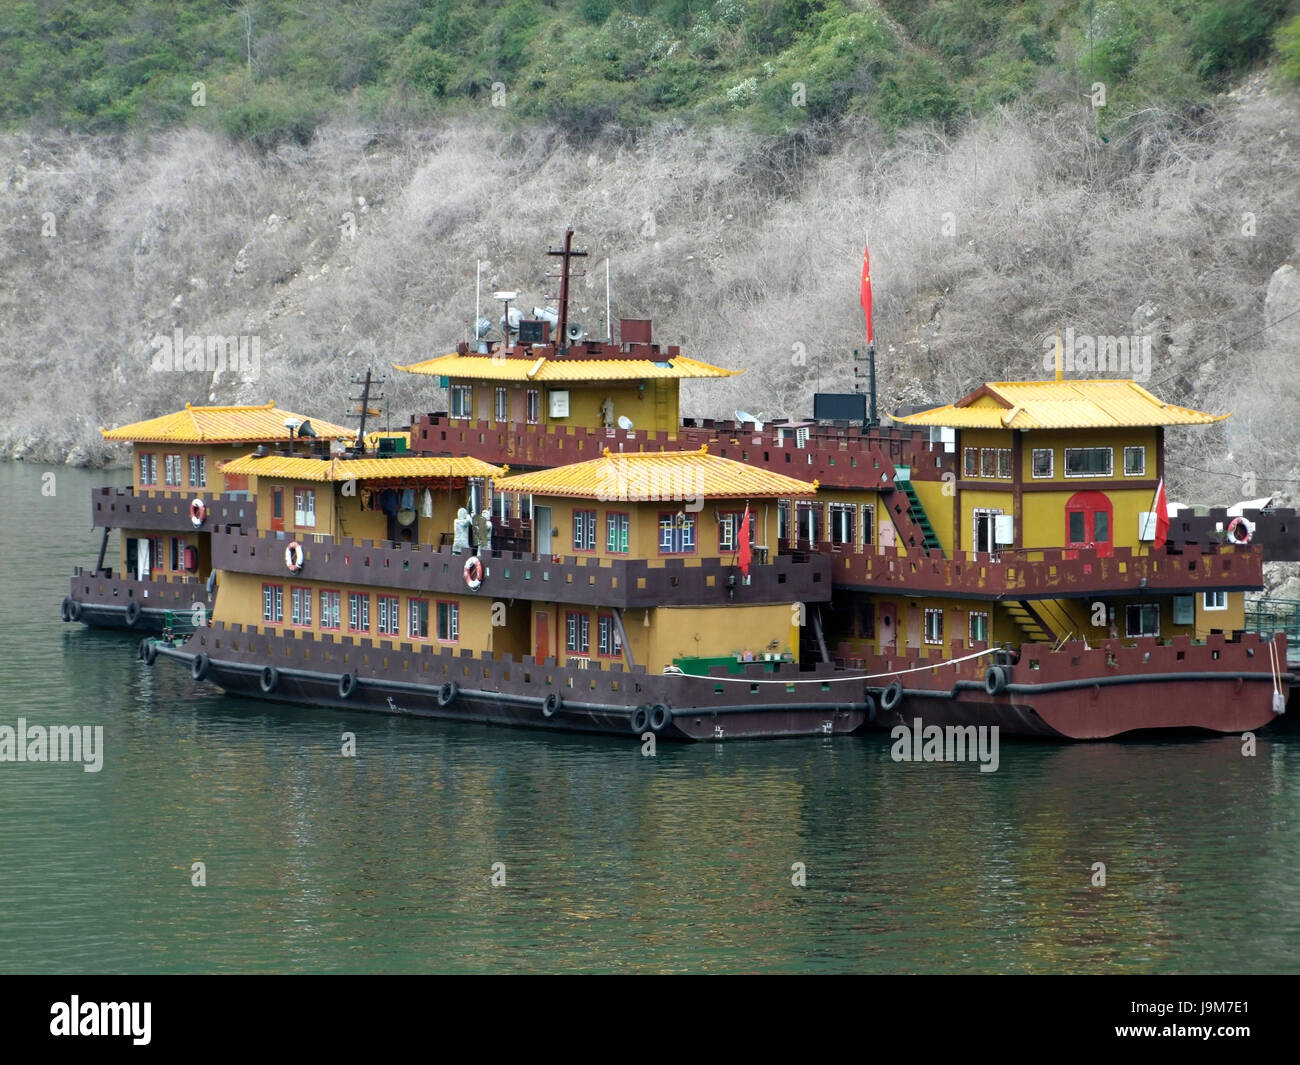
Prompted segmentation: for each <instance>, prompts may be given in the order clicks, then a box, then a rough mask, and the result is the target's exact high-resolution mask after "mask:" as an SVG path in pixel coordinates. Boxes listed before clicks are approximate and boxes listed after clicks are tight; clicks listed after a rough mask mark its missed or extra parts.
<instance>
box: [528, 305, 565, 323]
mask: <svg viewBox="0 0 1300 1065" xmlns="http://www.w3.org/2000/svg"><path fill="white" fill-rule="evenodd" d="M533 317H534V318H538V319H540V320H541V321H543V322H550V323H551V325H552V326H557V325H559V324H560V312H559V311H550V310H547V309H546V308H545V307H534V308H533Z"/></svg>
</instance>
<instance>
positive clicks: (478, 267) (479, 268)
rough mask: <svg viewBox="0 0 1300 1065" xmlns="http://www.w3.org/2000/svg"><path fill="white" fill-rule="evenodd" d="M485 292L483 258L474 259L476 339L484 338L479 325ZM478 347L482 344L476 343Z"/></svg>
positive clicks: (481, 319) (481, 318)
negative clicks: (481, 304)
mask: <svg viewBox="0 0 1300 1065" xmlns="http://www.w3.org/2000/svg"><path fill="white" fill-rule="evenodd" d="M482 294H483V260H482V259H475V260H474V339H475V340H476V341H478V340H482V339H483V334H482V333H480V332H479V325H480V324H481V323H482V321H483V308H482V307H481V306H480V299H481V297H482ZM474 347H475V348H476V349H480V348H481V345H479V344H477V343H476V344H475V345H474Z"/></svg>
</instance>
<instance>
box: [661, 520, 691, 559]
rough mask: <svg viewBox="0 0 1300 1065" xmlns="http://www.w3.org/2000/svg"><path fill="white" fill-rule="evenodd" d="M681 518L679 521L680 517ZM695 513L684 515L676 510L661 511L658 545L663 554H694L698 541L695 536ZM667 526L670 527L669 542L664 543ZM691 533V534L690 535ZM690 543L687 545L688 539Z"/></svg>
mask: <svg viewBox="0 0 1300 1065" xmlns="http://www.w3.org/2000/svg"><path fill="white" fill-rule="evenodd" d="M679 518H681V520H680V521H679V520H678V519H679ZM695 518H696V515H695V514H686V515H684V516H683V515H682V514H681V513H680V512H678V511H676V510H661V511H660V512H659V535H658V545H659V554H661V555H693V554H695V552H696V546H697V543H698V541H697V540H696V536H695V528H696V527H695ZM665 526H667V527H668V531H669V536H668V544H667V546H665V544H664V531H665ZM688 534H689V535H688ZM688 540H689V541H690V545H689V546H687V541H688Z"/></svg>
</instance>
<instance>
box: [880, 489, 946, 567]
mask: <svg viewBox="0 0 1300 1065" xmlns="http://www.w3.org/2000/svg"><path fill="white" fill-rule="evenodd" d="M894 486H895V487H896V488H898V489H899V490H900V491H901V492H902V493H903V495H904V496H906V497H907V515H908V517H909V518H911V520H912V524H913V525H915V526H916V528H917V530H918V531H919V532H920V534H921V544H920V545H919V546H922V547H924V548H925V549H926V550H927V551H938V552H939V557H940V558H943V557H944V554H943V545H942V544H940V543H939V537H938V536H936V535H935V532H934V526H932V525H931V524H930V519H929V517H928V516H927V515H926V513H925V507H923V506H921V500H920V497H919V496H917V494H916V489H915V488H913V487H912V471H911V470H910V469H909V468H908V467H906V466H898V467H896V472H895V475H894ZM892 509H893V510H894V513H895V514H896V515H897V514H899V513H900V512H901V511H902V507H900V506H898V505H897V504H895V506H894V508H892ZM913 546H917V545H913Z"/></svg>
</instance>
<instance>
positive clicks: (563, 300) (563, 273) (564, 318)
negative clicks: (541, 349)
mask: <svg viewBox="0 0 1300 1065" xmlns="http://www.w3.org/2000/svg"><path fill="white" fill-rule="evenodd" d="M546 254H547V255H555V256H558V257H559V259H560V298H559V303H560V307H559V310H560V320H559V322H558V323H557V325H556V328H557V329H558V330H559V332H560V335H559V337H557V338H556V342H555V350H556V351H558V352H560V354H564V353H565V352H567V351H568V350H569V345H568V339H569V260H570V259H585V258H586V256H587V253H586V252H585V251H574V250H573V226H569V228H568V229H566V230H565V231H564V247H563V248H562V249H560V250H558V251H557V250H556V249H555V248H547V249H546Z"/></svg>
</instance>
